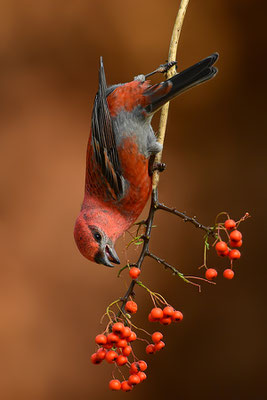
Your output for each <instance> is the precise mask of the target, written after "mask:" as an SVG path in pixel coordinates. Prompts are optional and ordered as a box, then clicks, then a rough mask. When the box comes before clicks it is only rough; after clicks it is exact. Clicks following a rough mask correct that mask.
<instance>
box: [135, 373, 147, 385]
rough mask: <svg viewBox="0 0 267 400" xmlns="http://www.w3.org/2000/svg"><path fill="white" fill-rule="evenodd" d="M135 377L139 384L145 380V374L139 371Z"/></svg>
mask: <svg viewBox="0 0 267 400" xmlns="http://www.w3.org/2000/svg"><path fill="white" fill-rule="evenodd" d="M137 376H139V378H140V382H142V381H144V380H145V379H146V374H145V373H144V372H143V371H139V372H138V373H137Z"/></svg>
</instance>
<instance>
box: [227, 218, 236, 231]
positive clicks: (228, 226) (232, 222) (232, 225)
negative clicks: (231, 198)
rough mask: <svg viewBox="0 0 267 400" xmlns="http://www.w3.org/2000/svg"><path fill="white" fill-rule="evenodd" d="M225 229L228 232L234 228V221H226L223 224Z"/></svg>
mask: <svg viewBox="0 0 267 400" xmlns="http://www.w3.org/2000/svg"><path fill="white" fill-rule="evenodd" d="M224 226H225V228H226V229H227V230H228V231H230V230H231V229H234V228H235V227H236V224H235V221H234V220H233V219H227V220H226V221H225V223H224Z"/></svg>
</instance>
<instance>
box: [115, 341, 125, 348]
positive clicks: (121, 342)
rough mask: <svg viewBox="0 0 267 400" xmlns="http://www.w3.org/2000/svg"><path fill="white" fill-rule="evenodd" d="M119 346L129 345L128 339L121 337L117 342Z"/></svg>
mask: <svg viewBox="0 0 267 400" xmlns="http://www.w3.org/2000/svg"><path fill="white" fill-rule="evenodd" d="M116 346H117V347H120V348H124V347H126V346H128V343H127V340H126V339H120V340H119V341H118V342H117V343H116Z"/></svg>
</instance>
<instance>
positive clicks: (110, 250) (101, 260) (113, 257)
mask: <svg viewBox="0 0 267 400" xmlns="http://www.w3.org/2000/svg"><path fill="white" fill-rule="evenodd" d="M95 261H96V262H97V263H98V264H103V265H106V266H107V267H111V268H113V267H114V265H113V264H111V262H113V263H114V264H120V259H119V257H118V255H117V253H116V251H115V249H114V247H113V246H111V245H109V244H106V246H105V248H104V251H99V252H98V253H97V255H96V257H95ZM110 261H111V262H110Z"/></svg>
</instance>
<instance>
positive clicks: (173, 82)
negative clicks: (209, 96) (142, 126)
mask: <svg viewBox="0 0 267 400" xmlns="http://www.w3.org/2000/svg"><path fill="white" fill-rule="evenodd" d="M217 59H218V53H214V54H212V55H211V56H209V57H206V58H205V59H204V60H201V61H199V62H198V63H196V64H194V65H192V66H191V67H189V68H187V69H185V70H184V71H182V72H179V73H178V74H176V75H174V76H173V77H172V78H170V79H168V80H166V81H164V82H161V83H159V84H157V85H154V86H152V87H150V88H149V89H148V90H147V91H146V92H144V95H145V96H149V98H150V104H149V105H148V106H147V107H146V111H147V113H153V112H155V111H157V110H158V109H159V108H160V107H162V106H163V105H164V104H165V103H166V102H167V101H169V100H171V99H173V98H174V97H175V96H177V95H178V94H180V93H182V92H184V91H185V90H187V89H190V88H191V87H193V86H196V85H199V84H200V83H202V82H205V81H207V80H209V79H211V78H212V77H213V76H214V75H215V74H216V72H217V69H216V68H215V67H213V64H214V63H215V62H216V60H217ZM164 91H165V93H164Z"/></svg>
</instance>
